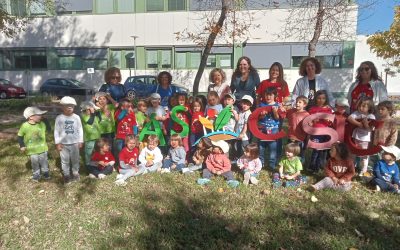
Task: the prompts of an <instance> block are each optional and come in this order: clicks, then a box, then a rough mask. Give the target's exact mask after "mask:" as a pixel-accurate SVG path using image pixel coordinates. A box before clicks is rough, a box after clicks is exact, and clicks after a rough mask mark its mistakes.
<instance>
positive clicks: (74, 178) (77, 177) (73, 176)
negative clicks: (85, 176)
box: [71, 173, 81, 182]
mask: <svg viewBox="0 0 400 250" xmlns="http://www.w3.org/2000/svg"><path fill="white" fill-rule="evenodd" d="M80 179H81V176H80V175H79V174H78V173H77V174H72V179H71V181H73V182H76V181H79V180H80Z"/></svg>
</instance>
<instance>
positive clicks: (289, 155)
mask: <svg viewBox="0 0 400 250" xmlns="http://www.w3.org/2000/svg"><path fill="white" fill-rule="evenodd" d="M299 154H300V146H299V145H298V144H297V143H295V142H291V143H289V144H287V145H286V146H285V156H284V157H283V159H282V160H281V161H280V162H279V164H278V165H279V174H278V173H276V174H274V176H273V180H272V183H273V187H274V188H278V187H281V186H285V187H297V186H299V185H300V184H303V183H305V182H306V178H305V177H304V176H302V175H301V170H303V165H302V164H301V161H300V159H299V157H297V156H298V155H299Z"/></svg>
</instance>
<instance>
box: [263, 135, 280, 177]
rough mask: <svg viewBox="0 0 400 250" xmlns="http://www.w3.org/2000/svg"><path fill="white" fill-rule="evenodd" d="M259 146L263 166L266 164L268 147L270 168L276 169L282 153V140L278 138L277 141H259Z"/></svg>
mask: <svg viewBox="0 0 400 250" xmlns="http://www.w3.org/2000/svg"><path fill="white" fill-rule="evenodd" d="M259 147H260V160H261V162H262V164H263V166H264V164H265V148H266V147H268V152H269V157H268V166H269V168H270V169H272V170H274V169H275V167H276V163H277V161H278V160H279V157H280V155H281V153H282V140H281V139H278V140H276V141H259Z"/></svg>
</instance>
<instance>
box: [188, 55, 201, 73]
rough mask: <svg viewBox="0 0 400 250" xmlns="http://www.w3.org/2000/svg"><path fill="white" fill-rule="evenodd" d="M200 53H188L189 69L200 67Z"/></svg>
mask: <svg viewBox="0 0 400 250" xmlns="http://www.w3.org/2000/svg"><path fill="white" fill-rule="evenodd" d="M200 60H201V53H200V52H192V53H190V65H189V68H192V69H193V68H198V67H199V65H200Z"/></svg>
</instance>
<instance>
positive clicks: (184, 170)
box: [182, 168, 193, 174]
mask: <svg viewBox="0 0 400 250" xmlns="http://www.w3.org/2000/svg"><path fill="white" fill-rule="evenodd" d="M190 173H193V171H192V170H190V169H189V168H182V174H190Z"/></svg>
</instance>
